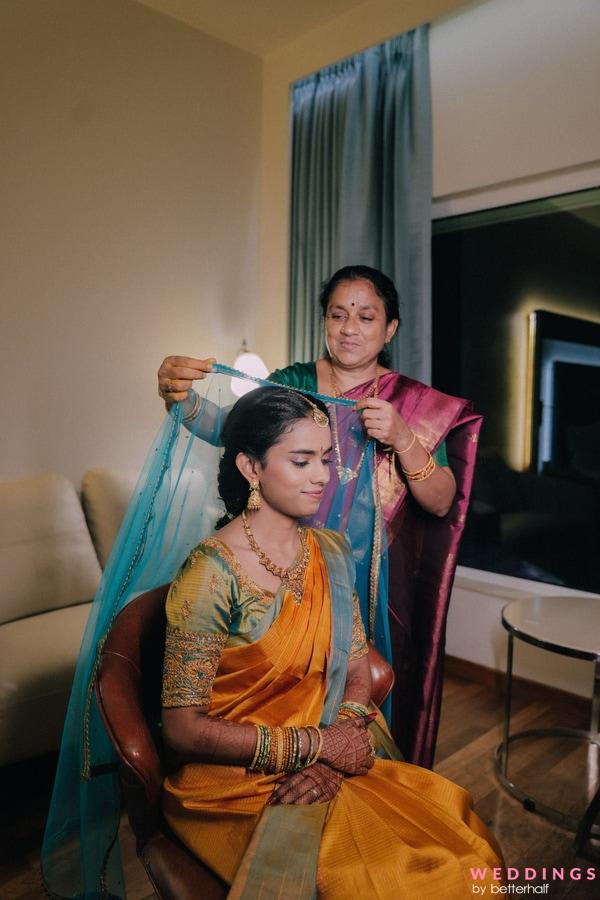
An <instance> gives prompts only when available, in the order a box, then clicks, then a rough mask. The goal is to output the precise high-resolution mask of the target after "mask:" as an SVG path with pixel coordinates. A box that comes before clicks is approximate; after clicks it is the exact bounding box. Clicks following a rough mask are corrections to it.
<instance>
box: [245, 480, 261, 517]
mask: <svg viewBox="0 0 600 900" xmlns="http://www.w3.org/2000/svg"><path fill="white" fill-rule="evenodd" d="M261 506H262V500H261V497H260V482H259V481H251V482H250V493H249V495H248V502H247V503H246V509H249V510H250V511H251V512H256V510H257V509H260V508H261Z"/></svg>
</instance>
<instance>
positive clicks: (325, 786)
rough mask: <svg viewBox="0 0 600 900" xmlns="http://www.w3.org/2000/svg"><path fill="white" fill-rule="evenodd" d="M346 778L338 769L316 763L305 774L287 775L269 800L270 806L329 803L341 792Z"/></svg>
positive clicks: (305, 770)
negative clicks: (276, 804)
mask: <svg viewBox="0 0 600 900" xmlns="http://www.w3.org/2000/svg"><path fill="white" fill-rule="evenodd" d="M343 780H344V776H343V775H342V773H341V772H338V771H337V770H336V769H332V768H330V766H327V765H325V763H322V762H316V763H315V764H314V766H311V767H310V768H309V769H304V771H303V772H296V774H295V775H286V777H285V779H284V780H283V781H282V783H281V784H280V785H279V787H277V788H276V789H275V790H274V791H273V793H272V794H271V797H270V799H269V800H267V805H268V806H273V805H274V804H275V803H327V802H328V801H329V800H333V798H334V797H335V795H336V794H337V792H338V791H339V789H340V787H341V784H342V781H343Z"/></svg>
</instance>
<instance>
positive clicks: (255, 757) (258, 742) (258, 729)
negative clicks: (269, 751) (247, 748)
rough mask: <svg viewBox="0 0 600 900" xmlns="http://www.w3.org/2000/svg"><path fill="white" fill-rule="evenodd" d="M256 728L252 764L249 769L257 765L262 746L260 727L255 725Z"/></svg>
mask: <svg viewBox="0 0 600 900" xmlns="http://www.w3.org/2000/svg"><path fill="white" fill-rule="evenodd" d="M254 727H255V728H256V749H255V750H254V756H253V757H252V762H251V763H250V765H249V766H248V768H249V769H253V768H254V767H255V765H256V763H257V760H258V756H259V753H260V749H261V744H262V731H261V730H260V725H255V726H254Z"/></svg>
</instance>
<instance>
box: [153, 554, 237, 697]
mask: <svg viewBox="0 0 600 900" xmlns="http://www.w3.org/2000/svg"><path fill="white" fill-rule="evenodd" d="M231 587H232V586H231V576H230V575H229V573H228V570H227V569H226V568H225V567H224V565H223V562H222V560H221V558H220V556H219V555H218V553H217V552H215V551H214V550H213V549H212V548H208V547H203V545H202V544H199V546H198V547H196V549H195V550H193V551H192V552H191V553H190V555H189V556H188V558H187V560H186V562H185V563H184V565H183V566H182V568H181V569H180V571H179V573H178V575H177V576H176V577H175V579H174V581H173V583H172V585H171V588H170V590H169V594H168V596H167V602H166V613H167V632H166V638H165V661H164V667H163V686H162V705H163V706H205V707H207V708H208V706H209V705H210V698H211V693H212V684H213V681H214V678H215V675H216V674H217V669H218V667H219V662H220V660H221V654H222V652H223V648H224V646H225V643H226V641H227V637H228V634H229V625H230V621H231V604H232V598H231Z"/></svg>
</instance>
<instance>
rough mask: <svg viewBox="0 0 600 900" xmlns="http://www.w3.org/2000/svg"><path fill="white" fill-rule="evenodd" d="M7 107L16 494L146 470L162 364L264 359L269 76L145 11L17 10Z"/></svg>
mask: <svg viewBox="0 0 600 900" xmlns="http://www.w3.org/2000/svg"><path fill="white" fill-rule="evenodd" d="M0 92H1V93H0V120H1V121H2V128H1V129H0V158H1V159H2V166H1V169H0V196H1V197H2V209H1V213H0V245H1V248H2V249H1V253H2V266H1V267H0V305H1V310H2V328H1V346H2V349H1V352H0V385H2V387H1V389H0V395H1V399H0V403H1V404H2V406H1V416H2V423H3V424H2V452H1V464H0V465H1V468H0V478H2V479H10V478H17V477H23V476H27V475H29V474H33V473H37V472H40V471H48V470H54V471H59V472H63V473H64V474H66V475H68V476H69V477H71V478H72V479H74V480H76V481H77V480H78V479H79V478H80V476H81V474H82V473H83V472H84V471H85V470H86V469H88V468H90V467H92V466H104V467H109V468H111V467H119V468H122V469H130V468H133V467H136V466H138V465H139V464H140V463H141V461H142V460H143V458H144V455H145V452H146V450H147V448H148V446H149V442H150V440H151V437H152V435H153V434H154V432H155V431H156V429H157V427H158V425H159V423H160V421H161V418H162V412H161V404H160V402H159V401H158V398H157V396H156V388H155V371H156V368H157V366H158V364H159V363H160V361H161V360H162V358H163V357H164V356H165V355H167V354H168V353H173V352H183V353H189V354H195V355H201V354H206V355H209V354H210V353H212V354H214V355H216V356H219V357H221V358H222V359H224V360H225V361H228V362H231V361H232V359H233V356H234V354H235V351H236V349H237V348H238V346H239V344H240V342H241V339H242V338H243V337H246V338H247V339H248V341H249V343H251V344H252V343H254V330H253V329H254V327H255V324H256V305H257V300H258V263H257V257H258V203H259V195H258V178H259V152H260V102H261V97H260V92H261V63H260V61H259V60H258V59H257V58H256V57H254V56H252V55H250V54H248V53H244V52H243V51H240V50H237V49H235V48H233V47H231V46H229V45H227V44H224V43H221V42H219V41H217V40H214V39H212V38H208V37H206V36H204V35H202V34H200V33H198V32H196V31H194V30H192V29H190V28H188V27H187V26H184V25H182V24H180V23H177V22H175V21H173V20H171V19H168V18H166V17H164V16H161V15H159V14H156V13H154V12H153V11H151V10H148V9H147V8H145V7H143V6H140V5H138V4H137V3H133V2H130V0H3V2H2V4H1V5H0Z"/></svg>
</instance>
